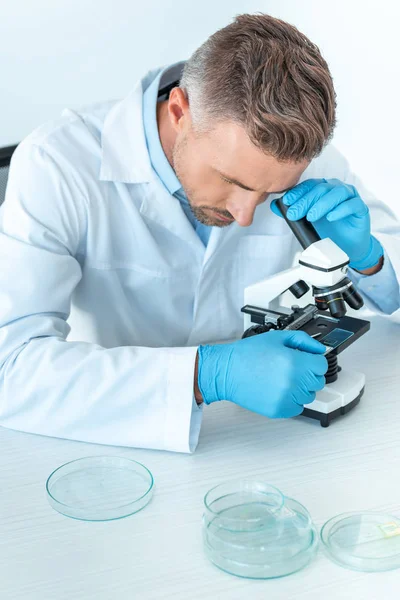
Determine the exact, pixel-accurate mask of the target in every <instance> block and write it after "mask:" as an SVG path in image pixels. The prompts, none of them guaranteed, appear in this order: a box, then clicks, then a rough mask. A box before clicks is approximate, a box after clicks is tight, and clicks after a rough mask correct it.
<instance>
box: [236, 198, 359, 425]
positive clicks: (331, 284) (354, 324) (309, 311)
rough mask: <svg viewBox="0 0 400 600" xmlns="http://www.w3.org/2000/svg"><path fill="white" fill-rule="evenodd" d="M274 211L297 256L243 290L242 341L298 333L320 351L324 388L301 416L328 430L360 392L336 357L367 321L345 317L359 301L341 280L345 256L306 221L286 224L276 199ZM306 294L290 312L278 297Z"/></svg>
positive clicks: (344, 278) (355, 379)
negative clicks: (276, 333)
mask: <svg viewBox="0 0 400 600" xmlns="http://www.w3.org/2000/svg"><path fill="white" fill-rule="evenodd" d="M277 206H278V208H279V210H280V212H281V214H282V215H283V217H284V219H285V220H286V222H287V224H288V225H289V227H290V228H291V230H292V232H293V233H294V235H295V236H296V238H297V240H298V241H299V243H300V245H301V246H302V248H303V252H302V253H301V254H300V256H299V259H298V264H297V265H296V266H294V267H292V268H290V269H287V270H286V271H282V272H281V273H277V274H275V275H272V276H271V277H268V278H267V279H264V280H262V281H259V282H258V283H255V284H254V285H251V286H249V287H247V288H246V289H245V292H244V301H245V306H244V307H243V308H242V312H243V313H244V329H245V332H244V334H243V336H242V337H243V338H245V337H249V336H252V335H257V334H260V333H265V332H267V331H271V330H272V329H275V330H288V329H289V330H302V331H305V332H306V333H308V334H309V335H310V336H312V337H314V338H315V339H317V340H318V341H319V342H321V343H322V344H324V345H325V346H326V351H325V353H324V354H325V355H326V358H327V361H328V371H327V373H326V375H325V379H326V385H325V387H324V389H323V390H321V391H319V392H317V395H316V398H315V400H314V401H313V402H312V403H311V404H307V405H306V406H305V408H304V410H303V412H302V415H303V416H305V417H310V418H312V419H318V420H319V421H320V423H321V426H322V427H328V426H329V424H330V422H331V421H332V419H335V418H336V417H338V416H340V415H344V414H346V413H348V412H349V411H350V410H351V409H352V408H354V407H355V406H356V405H357V404H358V403H359V401H360V399H361V396H362V395H363V393H364V386H365V375H364V374H363V373H358V372H355V371H352V370H347V369H342V368H341V367H340V366H339V365H338V354H340V353H341V352H343V350H345V349H346V348H348V346H350V344H353V343H354V342H355V341H356V340H357V339H358V338H359V337H361V336H362V335H364V334H365V333H367V331H368V330H369V329H370V322H369V321H364V320H362V319H358V318H354V317H350V316H348V315H347V316H346V304H347V305H348V306H350V307H351V308H353V309H355V310H358V309H360V308H361V307H362V306H363V304H364V302H363V299H362V297H361V296H360V294H359V293H358V292H357V290H356V289H355V287H354V284H353V282H352V281H351V280H350V279H349V278H348V277H347V269H348V264H349V262H350V261H349V257H348V256H347V254H345V252H343V251H342V250H341V249H340V248H339V247H338V246H337V245H336V244H335V243H334V242H333V241H332V240H330V239H329V238H325V239H321V238H320V237H319V235H318V233H317V232H316V230H315V228H314V227H313V225H312V224H311V223H310V222H309V221H307V219H306V218H303V219H300V220H299V221H290V220H289V219H288V218H287V211H288V207H287V206H286V205H285V204H284V203H283V201H282V198H280V199H279V200H278V201H277ZM310 286H311V289H312V295H313V297H314V301H315V304H308V305H307V306H305V307H303V308H301V307H300V306H296V305H294V306H292V307H291V309H290V310H288V309H286V308H284V307H283V306H281V296H282V294H283V293H285V292H286V291H288V290H289V291H290V292H291V293H292V294H293V295H294V296H295V298H297V299H299V298H301V297H302V296H304V295H305V294H306V293H307V292H308V291H309V290H310Z"/></svg>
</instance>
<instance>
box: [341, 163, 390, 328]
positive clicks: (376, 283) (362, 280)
mask: <svg viewBox="0 0 400 600" xmlns="http://www.w3.org/2000/svg"><path fill="white" fill-rule="evenodd" d="M344 181H345V182H346V183H349V184H351V185H354V186H355V188H356V189H357V191H358V193H359V195H360V197H361V198H362V199H363V200H364V202H365V203H366V204H367V205H368V208H369V211H370V216H371V231H372V234H373V235H374V236H375V237H376V239H377V240H378V241H379V242H380V243H381V245H382V247H383V249H384V264H383V267H382V270H381V271H380V272H378V273H376V274H375V275H370V276H360V275H359V274H357V273H356V272H354V271H352V270H350V272H349V275H350V276H351V278H352V279H353V281H354V282H355V283H356V285H358V286H359V288H360V292H361V294H362V295H363V297H364V299H365V304H366V307H367V308H370V309H371V310H373V311H374V312H377V313H380V314H386V315H390V317H391V319H392V320H394V321H397V322H399V323H400V309H399V307H400V286H399V282H400V223H399V221H398V220H397V219H396V216H395V215H394V214H393V212H392V211H391V210H390V208H389V207H388V206H386V205H385V204H384V203H383V202H380V201H379V200H377V199H376V198H375V197H374V196H373V195H372V194H371V192H369V190H367V189H366V188H365V186H364V185H363V183H362V181H361V180H360V179H359V178H358V177H356V176H355V175H354V174H353V173H352V172H351V171H350V170H349V171H348V172H347V174H346V176H345V178H344Z"/></svg>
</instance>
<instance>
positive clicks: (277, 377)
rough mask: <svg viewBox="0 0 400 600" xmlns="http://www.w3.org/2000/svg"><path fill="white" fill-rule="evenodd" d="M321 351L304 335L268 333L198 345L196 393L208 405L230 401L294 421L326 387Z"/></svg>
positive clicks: (324, 363) (320, 348)
mask: <svg viewBox="0 0 400 600" xmlns="http://www.w3.org/2000/svg"><path fill="white" fill-rule="evenodd" d="M325 350H326V348H325V346H324V345H323V344H321V343H320V342H318V341H317V340H315V339H313V338H312V337H310V336H309V335H308V334H307V333H305V332H304V331H269V332H267V333H261V334H259V335H255V336H253V337H249V338H245V339H243V340H239V341H237V342H233V343H232V344H216V345H214V346H200V347H199V350H198V355H199V362H198V385H199V389H200V391H201V394H202V396H203V400H204V402H205V403H206V404H210V403H211V402H215V401H217V400H230V401H231V402H234V403H235V404H238V405H239V406H242V407H243V408H247V409H248V410H251V411H253V412H256V413H259V414H260V415H264V416H266V417H270V418H283V417H295V416H296V415H299V414H301V413H302V411H303V404H308V403H310V402H312V401H313V400H314V399H315V392H316V391H318V390H322V389H323V387H324V386H325V378H324V377H323V375H324V373H326V370H327V367H328V363H327V360H326V358H325V356H323V353H324V352H325Z"/></svg>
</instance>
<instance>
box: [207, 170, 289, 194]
mask: <svg viewBox="0 0 400 600" xmlns="http://www.w3.org/2000/svg"><path fill="white" fill-rule="evenodd" d="M217 173H219V175H221V177H222V178H223V179H227V180H228V181H230V182H231V183H234V184H235V185H238V186H239V187H241V188H242V189H244V190H247V191H249V192H255V191H257V190H254V189H253V188H251V187H249V186H247V185H245V184H244V183H241V182H240V181H238V180H237V179H234V178H233V177H229V175H225V173H222V172H221V171H217ZM290 189H291V188H287V189H286V190H279V191H277V192H267V193H268V194H284V193H285V192H287V191H288V190H290Z"/></svg>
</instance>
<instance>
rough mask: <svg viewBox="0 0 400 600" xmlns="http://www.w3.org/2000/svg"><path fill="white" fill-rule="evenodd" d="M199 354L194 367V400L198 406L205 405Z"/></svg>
mask: <svg viewBox="0 0 400 600" xmlns="http://www.w3.org/2000/svg"><path fill="white" fill-rule="evenodd" d="M198 380H199V353H198V352H197V354H196V362H195V366H194V390H193V391H194V398H195V400H196V403H197V405H198V406H200V404H202V403H203V396H202V395H201V391H200V388H199V381H198Z"/></svg>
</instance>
